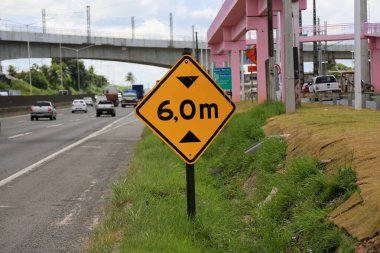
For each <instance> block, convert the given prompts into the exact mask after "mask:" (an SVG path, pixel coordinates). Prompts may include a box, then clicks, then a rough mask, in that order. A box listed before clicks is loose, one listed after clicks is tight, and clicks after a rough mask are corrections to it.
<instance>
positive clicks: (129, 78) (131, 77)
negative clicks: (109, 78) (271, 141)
mask: <svg viewBox="0 0 380 253" xmlns="http://www.w3.org/2000/svg"><path fill="white" fill-rule="evenodd" d="M125 81H127V82H131V83H134V82H135V81H136V78H135V76H134V75H133V73H132V72H128V73H127V76H126V77H125Z"/></svg>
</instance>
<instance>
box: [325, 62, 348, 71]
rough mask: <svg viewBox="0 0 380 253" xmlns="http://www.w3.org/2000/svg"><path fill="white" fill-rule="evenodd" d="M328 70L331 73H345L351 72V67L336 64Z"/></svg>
mask: <svg viewBox="0 0 380 253" xmlns="http://www.w3.org/2000/svg"><path fill="white" fill-rule="evenodd" d="M329 70H331V71H345V70H352V67H348V66H346V65H344V64H342V63H336V64H334V65H331V67H330V68H329Z"/></svg>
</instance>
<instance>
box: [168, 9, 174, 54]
mask: <svg viewBox="0 0 380 253" xmlns="http://www.w3.org/2000/svg"><path fill="white" fill-rule="evenodd" d="M169 23H170V46H171V47H173V14H172V13H170V15H169Z"/></svg>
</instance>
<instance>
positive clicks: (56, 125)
mask: <svg viewBox="0 0 380 253" xmlns="http://www.w3.org/2000/svg"><path fill="white" fill-rule="evenodd" d="M57 126H62V124H56V125H50V126H47V127H46V128H51V127H57Z"/></svg>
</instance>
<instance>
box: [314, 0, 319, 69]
mask: <svg viewBox="0 0 380 253" xmlns="http://www.w3.org/2000/svg"><path fill="white" fill-rule="evenodd" d="M315 2H316V1H315V0H313V35H314V36H316V35H317V7H316V4H315ZM313 73H314V76H317V75H318V48H317V42H313Z"/></svg>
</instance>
